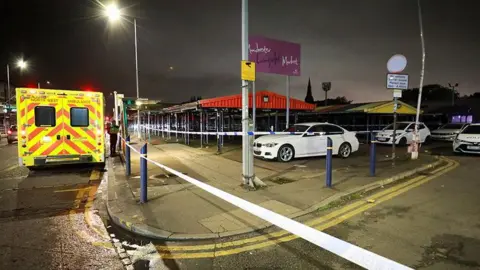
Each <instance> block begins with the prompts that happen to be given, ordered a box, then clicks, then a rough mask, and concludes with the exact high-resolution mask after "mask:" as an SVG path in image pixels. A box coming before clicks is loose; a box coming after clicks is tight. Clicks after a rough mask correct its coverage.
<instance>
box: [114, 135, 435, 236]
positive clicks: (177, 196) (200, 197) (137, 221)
mask: <svg viewBox="0 0 480 270" xmlns="http://www.w3.org/2000/svg"><path fill="white" fill-rule="evenodd" d="M151 142H152V144H148V157H149V158H150V159H152V160H155V161H157V162H159V163H161V164H164V165H166V166H168V167H170V168H173V169H175V170H177V171H180V172H182V173H184V174H186V175H188V176H191V177H193V178H195V179H197V180H200V181H202V182H204V183H207V184H209V185H211V186H214V187H217V188H219V189H221V190H223V191H226V192H228V193H230V194H232V195H235V196H238V197H240V198H242V199H245V200H247V201H250V202H252V203H255V204H258V205H260V206H262V207H265V208H267V209H269V210H272V211H274V212H276V213H279V214H281V215H284V216H287V217H290V218H299V219H301V218H302V217H304V216H306V215H308V214H311V213H313V212H316V211H319V210H321V209H324V208H325V207H328V206H331V205H335V204H336V203H338V202H341V201H344V200H345V199H346V198H349V197H355V196H359V194H362V193H365V192H371V191H373V190H378V189H382V188H383V187H384V186H386V185H390V184H392V183H395V182H398V181H402V180H403V179H406V178H408V177H411V176H412V175H415V174H418V173H420V172H421V171H425V170H429V169H431V168H433V167H435V166H440V165H442V161H441V160H438V159H437V158H436V157H435V156H432V155H422V158H421V159H418V160H415V161H411V160H409V159H408V158H407V156H406V153H405V151H406V149H405V148H403V149H402V148H400V149H398V153H397V156H398V158H397V159H396V161H395V163H396V164H395V166H394V167H392V161H391V159H388V158H382V156H383V157H385V156H388V155H385V153H389V151H390V148H385V147H384V148H381V147H379V148H378V149H379V150H378V151H379V162H377V163H378V164H377V171H376V176H374V177H371V176H369V157H368V155H365V153H366V152H368V146H367V145H363V146H362V148H361V151H359V153H355V154H354V155H353V156H352V157H350V158H348V159H346V160H342V159H339V158H334V160H333V163H334V172H333V187H332V188H326V187H325V169H324V164H325V159H324V158H311V159H303V160H298V161H295V162H292V163H291V164H286V163H279V162H268V161H259V160H255V165H256V168H255V172H256V175H257V176H258V177H259V178H260V179H262V180H263V181H264V182H265V183H266V184H267V187H264V188H260V189H257V190H255V191H252V190H247V189H245V188H244V187H243V186H242V185H241V177H240V176H241V163H239V162H238V161H236V160H235V157H236V156H238V151H235V150H232V151H229V152H227V153H225V155H228V157H225V156H223V155H218V154H216V153H214V152H212V151H211V150H209V149H199V148H195V147H189V146H186V145H183V144H181V143H163V142H162V141H161V140H159V138H152V140H151ZM143 144H144V142H140V141H138V140H135V139H134V140H132V145H133V146H134V147H135V148H137V149H138V148H140V146H141V145H143ZM362 152H363V154H362ZM232 157H234V158H232ZM258 163H259V164H260V166H257V164H258ZM265 164H267V165H265ZM322 164H323V165H322ZM108 171H109V172H112V173H109V178H108V203H107V207H108V210H109V214H110V216H111V218H112V220H113V222H114V223H116V224H117V225H119V226H121V227H123V228H124V229H126V230H128V231H131V232H134V233H136V234H139V235H142V236H146V237H149V238H154V239H168V240H194V239H195V240H200V239H214V238H224V237H231V236H235V235H241V234H247V233H251V232H254V231H259V230H263V229H266V228H269V227H270V226H271V224H269V223H267V222H265V221H263V220H262V219H260V218H258V217H255V216H253V215H251V214H249V213H247V212H245V211H243V210H240V209H238V208H236V207H234V206H233V205H230V204H229V203H227V202H225V201H223V200H221V199H218V198H216V197H214V196H213V195H210V194H208V193H207V192H205V191H203V190H201V189H199V188H197V187H195V186H192V185H191V184H189V183H187V182H185V181H184V180H182V179H180V178H178V177H177V176H175V175H171V174H168V173H166V172H165V171H163V170H162V169H160V168H158V167H156V166H154V165H152V164H149V167H148V176H149V179H148V203H146V204H140V203H139V195H140V183H139V182H140V181H139V156H138V154H136V153H135V152H133V151H132V175H131V177H128V178H127V177H125V171H124V166H123V163H122V161H121V159H120V158H119V157H116V158H114V159H111V160H110V161H109V162H108ZM200 210H201V211H200ZM179 213H181V214H179Z"/></svg>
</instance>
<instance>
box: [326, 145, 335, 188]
mask: <svg viewBox="0 0 480 270" xmlns="http://www.w3.org/2000/svg"><path fill="white" fill-rule="evenodd" d="M332 150H333V141H332V139H330V137H327V157H326V159H325V163H326V164H325V167H326V168H325V169H326V172H325V185H326V186H327V187H332Z"/></svg>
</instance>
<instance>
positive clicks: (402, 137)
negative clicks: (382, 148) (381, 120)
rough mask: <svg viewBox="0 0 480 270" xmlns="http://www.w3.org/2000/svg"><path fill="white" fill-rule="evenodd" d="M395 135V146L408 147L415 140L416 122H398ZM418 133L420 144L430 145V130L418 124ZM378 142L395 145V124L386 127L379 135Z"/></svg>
mask: <svg viewBox="0 0 480 270" xmlns="http://www.w3.org/2000/svg"><path fill="white" fill-rule="evenodd" d="M396 130H397V131H396V133H395V145H407V144H410V143H411V142H412V140H413V132H414V131H415V122H397V128H396ZM418 133H419V136H420V143H428V142H430V139H431V134H430V129H428V127H427V126H425V124H423V123H419V124H418ZM376 138H377V142H378V143H381V144H393V124H390V125H388V126H386V127H385V128H384V129H383V130H382V131H380V132H378V133H377V136H376Z"/></svg>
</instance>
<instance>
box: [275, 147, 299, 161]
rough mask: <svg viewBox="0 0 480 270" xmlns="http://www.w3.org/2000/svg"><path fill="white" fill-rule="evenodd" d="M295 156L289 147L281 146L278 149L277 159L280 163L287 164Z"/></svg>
mask: <svg viewBox="0 0 480 270" xmlns="http://www.w3.org/2000/svg"><path fill="white" fill-rule="evenodd" d="M294 156H295V150H294V149H293V146H291V145H282V147H280V149H278V154H277V159H278V160H279V161H281V162H289V161H291V160H292V159H293V157H294Z"/></svg>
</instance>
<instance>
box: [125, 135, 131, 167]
mask: <svg viewBox="0 0 480 270" xmlns="http://www.w3.org/2000/svg"><path fill="white" fill-rule="evenodd" d="M126 144H127V145H126V147H125V174H126V175H127V176H130V173H131V171H132V165H131V162H130V161H131V160H130V158H131V156H130V135H129V136H127V138H126Z"/></svg>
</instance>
